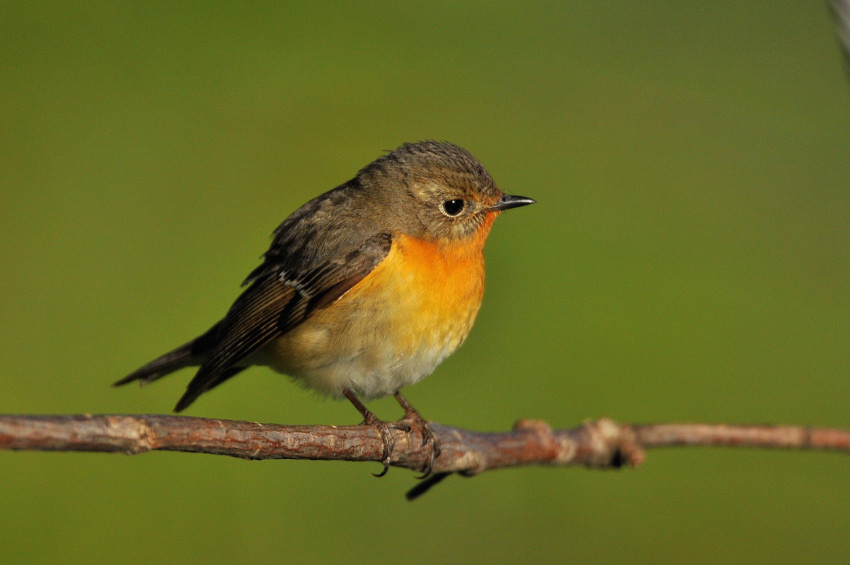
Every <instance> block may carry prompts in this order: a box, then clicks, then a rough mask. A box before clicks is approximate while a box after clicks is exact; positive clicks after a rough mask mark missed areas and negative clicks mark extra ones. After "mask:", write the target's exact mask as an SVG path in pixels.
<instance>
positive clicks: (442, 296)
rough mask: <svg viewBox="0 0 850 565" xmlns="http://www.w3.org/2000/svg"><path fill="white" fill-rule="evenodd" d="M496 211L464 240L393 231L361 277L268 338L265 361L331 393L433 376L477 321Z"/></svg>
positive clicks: (379, 390)
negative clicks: (381, 254)
mask: <svg viewBox="0 0 850 565" xmlns="http://www.w3.org/2000/svg"><path fill="white" fill-rule="evenodd" d="M494 216H495V214H493V215H491V217H488V218H487V220H486V221H485V224H484V225H482V226H481V227H480V229H479V231H478V232H477V233H476V234H475V235H474V236H473V237H472V238H469V239H467V240H465V241H463V242H432V241H426V240H422V239H417V238H414V237H410V236H406V235H397V236H394V238H393V244H392V247H391V248H390V251H389V253H388V254H387V256H386V258H385V259H384V260H383V261H382V262H381V263H380V264H379V265H378V266H377V267H376V268H375V269H374V270H373V271H372V272H371V273H369V274H368V275H367V276H366V277H364V278H363V280H361V281H360V282H359V283H357V284H356V285H355V286H354V287H352V288H351V289H350V290H349V291H348V292H346V293H345V294H343V295H342V296H341V297H340V298H339V299H338V300H336V301H335V302H333V303H332V304H329V305H328V306H326V307H324V308H322V309H320V310H318V311H316V312H314V313H313V314H312V315H311V316H310V317H309V318H308V319H307V320H305V321H304V322H303V323H301V324H300V325H299V326H297V327H296V328H293V329H292V330H290V331H289V332H287V334H285V335H283V336H281V337H280V338H278V339H277V340H276V341H275V342H274V343H272V344H270V347H269V349H267V358H268V361H267V363H268V364H269V365H270V366H272V367H273V368H275V369H277V370H279V371H281V372H283V373H286V374H289V375H292V376H295V377H299V378H301V379H303V380H304V381H305V384H306V385H307V386H309V387H311V388H314V389H317V390H319V391H323V392H327V393H330V394H333V395H339V394H341V393H342V390H343V388H348V389H350V390H352V391H354V392H355V393H356V394H358V395H363V396H365V397H377V396H383V395H387V394H392V393H394V392H395V391H397V390H398V389H400V388H402V387H403V386H407V385H410V384H413V383H414V382H416V381H418V380H420V379H421V378H423V377H425V376H427V375H429V374H430V373H431V372H432V371H433V370H434V369H435V368H436V367H437V365H438V364H439V363H440V362H441V361H443V359H445V358H446V357H447V356H448V355H450V354H451V353H452V352H453V351H454V350H455V349H457V347H458V346H459V345H460V344H461V343H462V342H463V341H464V339H465V338H466V336H467V334H468V333H469V330H470V329H471V328H472V324H473V322H474V321H475V317H476V315H477V313H478V309H479V307H480V306H481V299H482V297H483V294H484V255H483V246H484V240H485V239H486V236H487V232H488V231H489V228H490V224H491V223H492V219H493V217H494Z"/></svg>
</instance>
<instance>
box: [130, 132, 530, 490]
mask: <svg viewBox="0 0 850 565" xmlns="http://www.w3.org/2000/svg"><path fill="white" fill-rule="evenodd" d="M534 202H535V201H534V200H533V199H531V198H527V197H524V196H514V195H510V194H505V193H503V192H502V191H501V190H500V189H499V188H498V187H497V186H496V183H495V182H494V181H493V179H492V177H491V176H490V174H489V173H488V172H487V170H486V169H485V168H484V166H483V165H482V164H481V163H480V162H479V161H478V160H477V159H476V158H475V157H473V156H472V154H470V153H469V152H468V151H467V150H465V149H463V148H461V147H459V146H457V145H454V144H452V143H448V142H443V141H431V140H427V141H420V142H416V143H405V144H403V145H401V146H400V147H398V148H397V149H395V150H393V151H390V152H387V153H385V154H384V155H383V156H381V157H379V158H377V159H376V160H374V161H373V162H371V163H369V164H368V165H366V166H365V167H363V168H362V169H361V170H360V171H359V172H358V173H357V175H356V176H355V177H354V178H352V179H351V180H349V181H347V182H345V183H343V184H341V185H339V186H337V187H336V188H334V189H332V190H330V191H328V192H325V193H323V194H321V195H319V196H317V197H315V198H313V199H312V200H310V201H309V202H307V203H306V204H304V205H303V206H301V207H300V208H298V209H297V210H296V211H295V212H293V213H292V214H291V215H290V216H289V217H288V218H286V219H285V220H284V221H283V223H281V224H280V226H278V228H277V229H276V230H275V231H274V233H273V236H272V243H271V245H270V247H269V249H268V251H266V252H265V254H264V255H263V256H262V262H261V264H260V265H259V266H258V267H257V268H256V269H254V270H253V271H252V272H251V273H250V274H249V275H248V277H247V278H246V279H245V281H244V282H243V287H246V288H245V290H244V291H243V292H242V293H241V294H240V295H239V297H238V298H237V299H236V301H235V302H234V303H233V305H232V306H231V307H230V309H229V310H228V311H227V313H226V314H225V316H224V317H223V318H222V319H221V320H220V321H219V322H217V323H216V324H214V325H213V326H212V327H211V328H210V329H209V330H207V331H206V332H204V333H203V334H201V335H200V336H199V337H197V338H195V339H193V340H191V341H189V342H187V343H185V344H183V345H181V346H180V347H177V348H176V349H173V350H172V351H169V352H168V353H165V354H164V355H162V356H160V357H158V358H156V359H154V360H153V361H151V362H150V363H147V364H146V365H144V366H142V367H140V368H139V369H137V370H135V371H133V372H132V373H130V374H129V375H127V376H126V377H124V378H122V379H121V380H119V381H117V382H115V383H114V386H121V385H124V384H127V383H130V382H133V381H139V382H140V384H146V383H150V382H153V381H155V380H157V379H160V378H162V377H164V376H166V375H168V374H170V373H172V372H174V371H177V370H179V369H182V368H185V367H193V366H197V367H198V370H197V372H196V373H195V376H194V377H193V378H192V379H191V381H190V382H189V385H188V387H187V389H186V392H185V393H184V394H183V396H182V397H181V398H180V399H179V401H178V402H177V405H176V406H175V408H174V410H175V412H180V411H182V410H184V409H186V408H187V407H188V406H189V405H191V404H192V403H193V402H194V401H195V400H197V398H198V397H199V396H200V395H201V394H203V393H205V392H208V391H210V390H212V389H213V388H215V387H217V386H218V385H220V384H222V383H223V382H225V381H227V380H228V379H230V378H231V377H233V376H234V375H236V374H238V373H240V372H241V371H243V370H244V369H246V368H248V367H250V366H254V365H261V366H267V367H270V368H271V369H273V370H274V371H276V372H279V373H283V374H285V375H288V376H290V377H292V378H293V379H295V380H296V381H297V382H299V383H300V384H302V385H304V386H306V387H308V388H311V389H314V390H316V391H318V392H320V393H322V394H324V395H328V396H332V397H335V398H343V397H344V398H347V399H348V400H349V401H350V402H351V403H352V404H353V405H354V406H355V408H357V410H358V411H359V412H360V414H361V415H362V417H363V418H364V423H365V424H369V425H372V426H375V427H376V428H377V429H378V431H379V432H380V434H381V437H382V440H383V444H384V450H383V455H382V463H383V465H384V469H383V472H382V473H381V475H383V474H385V473H386V471H387V470H388V468H389V463H390V458H391V453H392V447H393V439H392V434H391V430H393V429H403V430H406V431H410V430H411V429H412V428H416V429H418V430H419V431H420V433H421V435H422V442H423V445H425V444H426V443H430V444H431V447H432V450H431V460H430V462H429V463H426V466H425V475H427V474H428V473H429V472H430V469H431V463H433V460H434V458H435V457H437V456H439V442H438V441H437V439H436V437H435V436H434V434H433V432H432V431H431V429H430V426H429V425H428V422H427V421H426V420H425V419H424V418H423V417H422V416H421V415H420V414H419V412H418V411H417V410H416V409H415V408H413V406H412V405H411V404H410V403H409V402H408V401H407V399H406V398H405V397H404V396H403V395H402V394H401V392H400V390H401V389H402V388H403V387H405V386H408V385H412V384H414V383H416V382H417V381H419V380H421V379H422V378H424V377H426V376H428V375H429V374H431V373H432V372H433V371H434V370H435V369H436V367H437V366H438V365H439V364H440V363H441V362H442V361H443V360H444V359H445V358H446V357H448V356H449V355H450V354H452V353H453V352H454V351H455V350H456V349H457V348H458V347H459V346H460V345H461V344H462V343H463V341H464V340H465V339H466V337H467V335H468V334H469V331H470V329H471V328H472V325H473V322H474V321H475V318H476V315H477V313H478V310H479V308H480V306H481V302H482V296H483V293H484V255H483V249H484V243H485V241H486V239H487V236H488V234H489V232H490V228H491V226H492V224H493V221H494V219H495V218H496V217H497V216H498V215H499V214H500V213H501V212H503V211H505V210H508V209H511V208H517V207H520V206H525V205H528V204H532V203H534ZM389 395H393V396H394V397H395V399H396V400H397V402H398V403H399V405H400V406H401V407H402V408H403V409H404V412H405V416H404V417H403V418H402V419H401V420H399V421H397V422H385V421H383V420H380V419H379V418H378V417H377V416H375V415H374V414H373V413H372V412H371V411H370V410H369V409H368V408H367V407H366V406H365V405H364V404H363V402H362V401H361V400H360V399H361V398H363V399H366V400H369V399H374V398H379V397H384V396H389ZM378 476H380V475H378Z"/></svg>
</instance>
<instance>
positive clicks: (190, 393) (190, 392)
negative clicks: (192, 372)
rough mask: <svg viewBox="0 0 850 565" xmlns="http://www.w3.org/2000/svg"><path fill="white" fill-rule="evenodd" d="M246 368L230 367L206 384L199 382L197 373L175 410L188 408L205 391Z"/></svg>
mask: <svg viewBox="0 0 850 565" xmlns="http://www.w3.org/2000/svg"><path fill="white" fill-rule="evenodd" d="M245 369H247V367H230V368H229V369H227V370H226V371H224V372H223V373H222V374H221V376H219V377H218V378H216V379H215V380H213V381H211V382H209V383H206V384H205V385H202V384H200V383H199V382H198V379H197V375H196V376H195V378H194V379H192V382H190V383H189V386H188V387H187V388H186V392H185V393H184V394H183V396H182V397H181V398H180V400H178V401H177V406H175V407H174V411H175V412H182V411H183V410H184V409H185V408H188V407H189V405H190V404H192V403H193V402H195V400H197V399H198V397H199V396H201V395H202V394H203V393H205V392H207V391H208V390H212V389H213V388H215V387H217V386H218V385H220V384H221V383H223V382H224V381H226V380H227V379H229V378H230V377H232V376H233V375H235V374H237V373H239V372H242V371H244V370H245ZM202 370H203V369H202Z"/></svg>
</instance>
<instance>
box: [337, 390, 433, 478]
mask: <svg viewBox="0 0 850 565" xmlns="http://www.w3.org/2000/svg"><path fill="white" fill-rule="evenodd" d="M342 394H343V395H345V397H346V398H347V399H348V401H349V402H351V403H352V404H353V405H354V407H355V408H357V411H358V412H360V414H362V415H363V423H364V424H366V425H369V426H374V427H375V428H377V429H378V432H379V433H380V434H381V440H382V441H383V442H384V452H383V454H382V455H381V462H382V463H383V464H384V470H383V471H381V472H380V473H378V474H377V475H375V476H376V477H383V476H384V475H386V474H387V471H389V470H390V457H391V456H392V453H393V446H394V445H395V440H394V439H393V434H392V430H404V431H405V432H409V431H410V423H409V422H408V421H406V420H402V421H399V422H384V421H383V420H381V419H379V418H378V417H377V416H375V415H374V414H373V413H372V411H371V410H369V409H368V408H366V405H365V404H363V403H362V402H360V399H359V398H357V397H356V396H355V395H354V393H353V392H351V391H350V390H348V389H347V388H346V389H343V390H342ZM405 402H406V401H405ZM411 410H412V408H411ZM414 412H415V410H414ZM420 418H421V417H420Z"/></svg>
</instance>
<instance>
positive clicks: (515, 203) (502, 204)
mask: <svg viewBox="0 0 850 565" xmlns="http://www.w3.org/2000/svg"><path fill="white" fill-rule="evenodd" d="M535 202H536V201H535V200H532V199H531V198H526V197H525V196H514V195H512V194H503V195H502V198H501V200H499V201H498V202H496V203H495V204H493V205H492V206H490V208H489V209H490V210H492V211H494V212H501V211H502V210H507V209H509V208H519V207H520V206H526V205H528V204H534V203H535Z"/></svg>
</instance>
